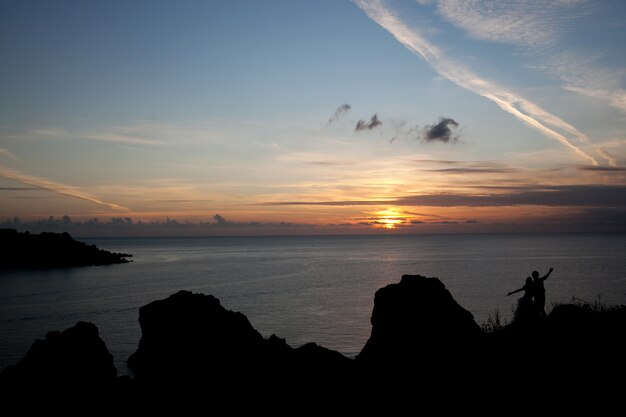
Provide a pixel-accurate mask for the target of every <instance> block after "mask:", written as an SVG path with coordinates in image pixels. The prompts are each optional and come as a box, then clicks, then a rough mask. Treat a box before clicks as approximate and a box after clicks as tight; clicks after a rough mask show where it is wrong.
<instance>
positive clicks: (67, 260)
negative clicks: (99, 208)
mask: <svg viewBox="0 0 626 417" xmlns="http://www.w3.org/2000/svg"><path fill="white" fill-rule="evenodd" d="M0 253H1V254H2V257H1V258H0V269H7V268H29V269H42V268H59V267H71V266H90V265H111V264H120V263H127V262H129V261H128V260H127V259H126V258H128V257H131V256H132V255H129V254H124V253H113V252H108V251H105V250H102V249H98V248H97V247H96V246H95V245H87V244H86V243H84V242H79V241H77V240H74V239H73V238H72V237H71V236H70V235H69V234H68V233H41V234H39V235H36V234H30V233H28V232H25V233H18V232H17V231H16V230H13V229H0Z"/></svg>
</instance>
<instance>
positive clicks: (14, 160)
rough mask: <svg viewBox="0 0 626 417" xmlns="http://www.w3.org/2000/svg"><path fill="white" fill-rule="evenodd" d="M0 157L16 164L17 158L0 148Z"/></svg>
mask: <svg viewBox="0 0 626 417" xmlns="http://www.w3.org/2000/svg"><path fill="white" fill-rule="evenodd" d="M0 156H4V157H5V158H8V159H10V160H11V161H13V162H17V157H16V156H15V155H14V154H13V153H12V152H11V151H9V150H8V149H6V148H0Z"/></svg>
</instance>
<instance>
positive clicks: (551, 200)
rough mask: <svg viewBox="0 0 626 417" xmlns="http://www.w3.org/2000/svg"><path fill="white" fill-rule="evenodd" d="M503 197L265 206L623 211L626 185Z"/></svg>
mask: <svg viewBox="0 0 626 417" xmlns="http://www.w3.org/2000/svg"><path fill="white" fill-rule="evenodd" d="M497 189H499V190H500V189H501V190H502V192H501V193H497V194H487V195H484V194H482V195H473V194H460V193H458V194H457V193H449V194H446V193H441V194H423V195H413V196H406V197H401V198H397V199H395V200H353V201H350V200H348V201H290V202H279V203H264V204H265V205H303V206H304V205H310V206H314V205H317V206H375V205H384V204H395V205H400V206H425V207H504V206H521V205H530V206H550V207H567V206H578V207H624V208H626V186H624V185H565V186H546V187H539V186H538V187H534V188H533V187H511V188H510V189H508V190H507V189H506V188H505V187H500V188H497Z"/></svg>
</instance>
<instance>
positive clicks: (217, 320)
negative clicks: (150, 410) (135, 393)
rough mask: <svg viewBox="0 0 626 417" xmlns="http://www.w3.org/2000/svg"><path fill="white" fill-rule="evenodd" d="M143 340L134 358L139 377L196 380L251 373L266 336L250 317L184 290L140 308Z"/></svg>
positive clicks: (152, 380)
mask: <svg viewBox="0 0 626 417" xmlns="http://www.w3.org/2000/svg"><path fill="white" fill-rule="evenodd" d="M139 324H140V326H141V332H142V336H141V340H140V341H139V347H138V349H137V351H136V352H135V353H133V354H132V355H131V357H130V358H129V359H128V365H129V366H130V367H131V369H133V370H134V372H135V375H136V378H137V380H138V381H142V382H147V383H150V384H158V383H160V382H162V381H169V382H174V381H181V380H186V381H189V382H191V381H194V380H202V379H204V378H218V377H227V376H228V375H235V374H237V373H238V372H245V371H247V368H248V367H250V366H252V364H253V363H254V362H255V361H256V359H257V357H258V355H259V354H260V352H261V351H262V347H263V344H264V339H263V336H261V334H260V333H259V332H258V331H256V330H255V329H254V328H253V327H252V325H251V324H250V322H249V321H248V319H247V318H246V316H244V315H243V314H241V313H238V312H233V311H229V310H226V309H225V308H224V307H222V305H221V304H220V301H219V300H218V299H217V298H215V297H213V296H211V295H204V294H194V293H191V292H189V291H179V292H178V293H176V294H174V295H171V296H169V297H168V298H166V299H164V300H158V301H154V302H152V303H150V304H148V305H145V306H143V307H141V309H140V310H139Z"/></svg>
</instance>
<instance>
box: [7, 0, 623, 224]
mask: <svg viewBox="0 0 626 417" xmlns="http://www.w3.org/2000/svg"><path fill="white" fill-rule="evenodd" d="M625 41H626V2H623V1H621V0H610V1H609V0H553V1H544V0H520V1H512V0H500V1H480V0H438V1H437V0H354V1H349V0H316V1H303V0H302V1H301V0H284V1H282V0H267V1H263V2H260V1H252V0H250V1H246V0H223V1H222V0H213V1H187V0H182V1H177V2H169V1H155V0H153V1H142V0H137V1H132V2H128V1H115V0H107V1H89V2H85V1H78V0H76V1H69V0H57V1H45V2H42V1H29V0H19V1H17V0H0V56H1V57H2V65H0V92H1V93H0V225H2V227H12V226H16V227H17V226H20V227H31V228H37V227H39V228H40V229H41V228H46V227H48V228H52V227H61V228H68V229H71V228H74V229H76V230H81V231H82V233H84V234H89V230H92V233H95V234H98V233H100V234H106V231H109V233H111V234H220V235H228V234H246V235H248V234H345V233H348V234H353V233H389V234H394V233H437V232H446V233H450V232H453V233H465V232H468V233H474V232H524V231H528V232H537V231H564V232H568V231H571V232H577V231H626V48H624V47H623V45H624V42H625ZM51 216H52V217H51ZM96 219H97V220H96Z"/></svg>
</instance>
